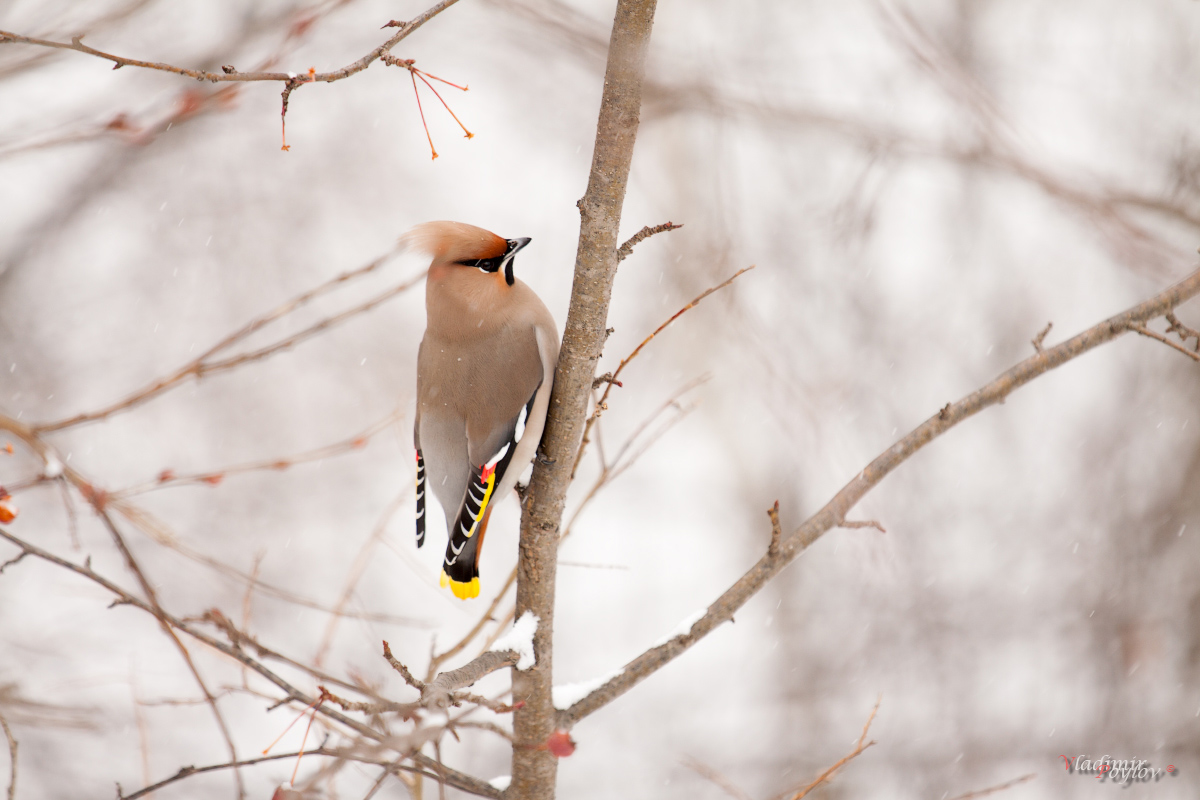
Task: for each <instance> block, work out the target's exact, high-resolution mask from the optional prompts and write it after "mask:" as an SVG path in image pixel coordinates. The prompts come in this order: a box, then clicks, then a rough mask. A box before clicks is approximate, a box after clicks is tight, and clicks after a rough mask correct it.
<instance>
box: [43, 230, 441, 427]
mask: <svg viewBox="0 0 1200 800" xmlns="http://www.w3.org/2000/svg"><path fill="white" fill-rule="evenodd" d="M397 252H398V251H397V250H395V249H393V250H392V251H390V252H388V253H387V254H385V255H383V256H381V257H379V258H377V259H375V260H374V261H372V262H370V263H369V264H367V265H366V266H363V267H360V268H358V269H356V270H352V271H350V272H345V273H342V274H341V275H338V276H337V277H335V278H332V279H330V280H328V281H326V282H324V283H322V284H320V285H319V286H317V287H315V288H313V289H310V290H308V291H307V292H304V293H303V294H300V295H298V296H296V297H294V298H292V299H291V300H288V301H287V302H286V303H283V304H282V305H280V306H278V307H276V308H275V309H273V310H271V311H269V312H267V313H266V314H263V315H261V316H259V317H257V318H255V319H254V320H251V321H250V322H249V323H247V324H246V325H244V326H243V327H242V328H240V329H239V330H237V331H235V332H234V333H232V334H230V335H229V336H226V337H225V338H224V339H222V340H221V341H219V342H217V343H216V344H215V345H213V346H212V347H210V348H209V349H208V350H206V351H205V352H204V353H202V354H201V355H200V356H198V357H197V358H195V359H193V360H191V361H189V362H188V363H187V364H184V365H183V366H182V367H180V368H179V369H177V370H175V371H174V372H172V373H170V374H169V375H167V376H165V377H162V378H158V379H157V380H155V381H154V382H153V383H151V384H149V385H147V386H144V387H142V388H141V389H139V390H137V391H136V392H133V393H132V394H130V395H128V396H127V397H125V398H123V399H121V400H118V401H117V402H115V403H112V404H111V405H108V406H106V407H104V408H101V409H99V410H96V411H90V412H86V413H81V414H76V415H75V416H73V417H69V418H67V419H63V420H58V421H55V422H47V423H44V424H41V425H35V426H33V430H34V431H35V432H36V433H49V432H52V431H60V430H63V429H64V428H70V427H74V426H76V425H80V424H83V423H85V422H95V421H97V420H102V419H106V418H108V417H110V416H112V415H113V414H116V413H118V412H120V411H127V410H129V409H131V408H136V407H137V406H140V405H141V404H143V403H145V402H147V401H148V400H152V399H153V398H155V397H158V396H159V395H160V394H162V393H163V392H166V391H168V390H169V389H173V388H175V387H176V386H179V385H180V384H182V383H183V382H185V381H187V380H188V379H190V378H196V379H199V378H203V377H206V376H208V375H213V374H216V373H218V372H224V371H226V370H230V369H233V368H235V367H239V366H242V365H243V364H247V363H250V362H252V361H259V360H261V359H264V358H267V357H268V356H271V355H274V354H275V353H277V352H279V351H281V350H286V349H288V348H290V347H293V346H295V345H297V344H299V343H300V342H303V341H305V340H307V339H310V338H312V337H313V336H315V335H317V334H318V333H321V332H323V331H325V330H327V329H329V328H331V327H333V326H335V325H338V324H340V323H342V322H345V321H346V320H348V319H350V318H351V317H354V316H357V315H358V314H362V313H365V312H367V311H370V310H371V309H373V308H375V307H376V306H378V305H379V304H380V303H383V302H385V301H387V300H390V299H391V298H393V297H395V296H397V295H399V294H400V293H402V292H404V291H407V290H408V289H410V288H412V287H413V286H415V285H416V284H417V283H419V282H420V281H421V280H422V279H423V278H424V276H425V272H424V271H422V272H420V273H419V274H417V275H415V276H413V277H411V278H409V279H408V280H406V281H404V282H402V283H400V284H399V285H397V286H394V287H392V288H391V289H388V290H386V291H384V292H381V293H380V294H378V295H376V296H375V297H373V298H371V299H369V300H367V301H366V302H363V303H360V304H359V305H357V306H353V307H352V308H349V309H347V310H345V311H343V312H341V313H339V314H335V315H333V316H331V317H325V318H323V319H321V320H319V321H318V322H315V323H313V324H312V325H309V326H308V327H306V328H304V329H302V330H300V331H298V332H297V333H295V334H292V335H290V336H287V337H284V338H283V339H280V340H279V341H277V342H274V343H272V344H269V345H266V346H264V347H260V348H259V349H257V350H253V351H251V352H248V353H242V354H240V355H237V356H231V357H229V358H226V359H224V360H221V361H217V360H214V357H215V356H216V355H217V354H218V353H221V352H224V351H226V350H228V349H229V348H231V347H233V346H234V345H235V344H238V343H239V342H242V341H244V340H246V339H247V338H248V337H249V336H250V335H251V334H253V333H255V332H257V331H258V330H261V329H262V328H263V327H265V326H266V325H268V324H269V323H271V322H274V321H275V320H277V319H280V318H281V317H284V316H286V315H288V314H290V313H292V312H293V311H296V310H297V309H300V308H302V307H304V306H305V305H307V304H309V303H310V302H312V301H313V300H315V299H316V298H317V297H320V296H321V295H323V294H325V293H327V292H329V291H330V290H332V289H334V288H337V287H338V286H340V285H342V284H343V283H345V282H346V281H348V280H351V279H354V278H358V277H361V276H363V275H366V274H368V273H370V272H372V271H374V270H375V269H377V268H378V267H379V266H381V265H382V264H384V263H385V262H387V261H388V260H389V259H390V258H391V257H392V256H394V255H395V254H396V253H397Z"/></svg>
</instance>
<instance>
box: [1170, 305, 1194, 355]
mask: <svg viewBox="0 0 1200 800" xmlns="http://www.w3.org/2000/svg"><path fill="white" fill-rule="evenodd" d="M1165 317H1166V319H1167V333H1174V334H1176V335H1177V336H1178V337H1179V338H1180V339H1181V340H1183V343H1184V344H1187V340H1188V339H1195V340H1196V348H1195V349H1196V351H1197V352H1200V331H1198V330H1196V329H1195V328H1189V327H1188V326H1187V325H1184V324H1183V323H1182V322H1180V321H1179V318H1178V317H1176V316H1175V312H1173V311H1169V312H1167V313H1166V314H1165Z"/></svg>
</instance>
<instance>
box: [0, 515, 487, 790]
mask: <svg viewBox="0 0 1200 800" xmlns="http://www.w3.org/2000/svg"><path fill="white" fill-rule="evenodd" d="M0 539H4V540H6V541H8V542H10V543H11V544H13V545H15V546H17V547H19V548H21V549H22V550H23V551H26V552H28V553H29V554H30V555H32V556H35V557H37V558H40V559H42V560H44V561H48V562H50V563H52V564H56V565H58V566H60V567H63V568H64V569H67V570H70V571H71V572H74V573H76V574H77V575H81V576H83V577H85V578H87V579H88V580H91V581H93V582H94V583H97V584H99V585H100V586H103V587H104V588H105V589H107V590H108V591H109V592H111V593H112V594H113V595H115V596H116V598H117V599H116V601H114V604H116V605H128V606H133V607H135V608H139V609H141V610H142V611H145V612H147V613H149V614H152V615H154V616H155V617H157V618H159V619H160V620H164V621H166V622H168V623H169V624H170V625H171V626H172V627H173V628H175V629H176V630H179V631H182V632H183V633H186V634H187V635H188V636H190V637H192V638H193V639H196V640H198V641H200V642H203V643H204V644H206V645H208V646H209V647H211V648H213V649H214V650H216V651H218V652H220V653H223V654H224V655H226V656H228V657H230V658H232V659H234V660H235V661H238V662H240V663H242V664H244V665H246V666H247V667H249V668H250V669H251V670H253V671H254V672H256V673H258V674H259V675H260V676H262V677H263V678H265V679H266V680H268V681H269V682H271V683H272V684H274V685H275V686H276V687H278V688H279V689H282V690H283V692H284V695H285V698H284V701H283V702H288V701H292V700H294V701H296V702H298V703H302V704H304V705H306V706H310V707H313V708H315V709H316V711H317V713H319V714H322V715H324V716H325V717H328V718H329V719H331V720H334V721H336V722H338V723H340V724H342V725H344V726H346V727H347V728H349V729H350V730H352V731H354V732H355V733H357V734H359V735H361V736H363V737H365V738H367V739H371V740H373V741H378V742H385V741H386V740H387V739H388V737H387V736H386V735H385V734H384V733H382V732H380V731H378V730H375V729H374V728H372V727H371V726H370V725H367V724H365V723H363V722H360V721H359V720H357V719H354V718H353V717H348V716H346V715H345V714H343V713H341V712H339V711H337V710H335V709H333V708H330V707H329V706H327V705H323V704H318V703H317V701H316V698H314V697H312V696H310V695H308V694H307V693H305V692H304V691H302V690H300V689H299V688H297V687H296V686H294V685H292V684H291V683H290V682H289V681H287V680H286V679H284V678H283V677H281V676H280V675H278V674H277V673H275V672H273V671H272V670H270V669H268V668H267V667H266V666H265V665H264V664H263V663H262V662H260V661H258V660H257V659H255V658H251V657H250V656H249V655H248V654H246V653H245V652H244V651H242V650H241V648H239V647H236V646H234V645H231V644H227V643H225V642H222V641H221V640H220V639H217V638H214V637H212V636H210V635H208V634H207V633H205V632H204V631H202V630H200V629H198V628H196V627H195V626H194V625H192V624H190V623H188V622H186V621H185V620H182V619H179V618H178V617H175V616H173V615H172V614H170V613H169V612H167V611H165V610H163V609H155V608H154V607H153V606H151V605H150V604H149V603H147V602H145V601H143V600H141V599H140V598H138V597H135V596H134V595H132V594H130V593H129V592H127V591H125V590H124V589H122V588H121V587H120V586H118V585H116V584H115V583H113V582H112V581H110V580H108V579H107V578H105V577H103V576H102V575H99V574H98V573H96V572H95V571H94V570H93V569H92V568H91V566H90V565H88V564H84V565H79V564H74V563H72V562H70V561H67V560H66V559H63V558H60V557H58V556H56V555H54V554H53V553H50V552H49V551H47V550H43V549H42V548H40V547H38V546H37V545H34V544H32V543H30V542H27V541H25V540H24V539H21V538H19V537H16V536H13V535H12V534H11V533H9V532H8V531H7V530H5V529H4V528H0ZM350 688H352V689H355V691H359V692H363V691H364V690H363V689H362V688H360V687H350ZM403 754H404V757H405V758H411V759H412V760H413V761H414V762H416V764H417V765H418V766H420V767H422V768H425V769H427V770H428V769H431V768H432V767H433V765H434V763H435V762H434V761H433V759H431V758H429V757H428V756H426V755H423V754H422V753H420V752H417V751H415V750H412V751H410V752H404V753H403ZM441 769H442V770H443V771H444V777H445V780H446V782H447V783H448V784H449V785H450V786H453V787H455V788H456V789H460V790H462V791H464V792H468V793H470V794H475V795H479V796H481V797H492V798H500V796H501V793H500V791H499V790H497V789H496V788H495V787H493V786H492V785H491V784H488V783H485V782H484V781H481V780H479V779H477V778H474V777H471V776H470V775H466V774H464V773H461V772H458V771H457V770H453V769H451V768H449V767H442V768H441Z"/></svg>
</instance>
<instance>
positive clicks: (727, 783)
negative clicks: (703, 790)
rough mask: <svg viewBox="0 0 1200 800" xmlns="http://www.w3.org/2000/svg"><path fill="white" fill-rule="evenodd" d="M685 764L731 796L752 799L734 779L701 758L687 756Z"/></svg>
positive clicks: (739, 798) (745, 799)
mask: <svg viewBox="0 0 1200 800" xmlns="http://www.w3.org/2000/svg"><path fill="white" fill-rule="evenodd" d="M683 765H684V766H685V767H687V768H688V769H690V770H691V771H692V772H695V773H696V774H697V775H699V776H700V777H701V778H704V779H705V780H706V781H708V782H709V783H712V784H715V785H716V786H718V787H720V788H721V790H722V791H723V792H725V794H727V795H729V796H730V797H733V798H735V799H736V800H751V797H750V795H748V794H746V793H745V792H743V791H742V790H741V789H739V788H738V787H737V785H736V784H734V783H733V781H731V780H729V779H728V778H726V777H725V776H724V775H722V774H721V773H719V772H717V771H716V770H715V769H713V768H712V767H710V766H708V765H707V764H705V763H704V762H702V761H700V760H699V759H695V758H686V759H684V762H683Z"/></svg>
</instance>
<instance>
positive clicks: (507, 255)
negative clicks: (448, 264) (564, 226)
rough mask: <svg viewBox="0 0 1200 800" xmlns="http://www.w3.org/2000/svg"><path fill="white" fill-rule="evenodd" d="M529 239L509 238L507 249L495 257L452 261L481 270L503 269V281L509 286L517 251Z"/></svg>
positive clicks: (527, 242)
mask: <svg viewBox="0 0 1200 800" xmlns="http://www.w3.org/2000/svg"><path fill="white" fill-rule="evenodd" d="M529 241H530V240H529V239H509V240H508V249H507V250H505V251H504V255H502V256H496V257H495V258H471V259H465V260H463V261H456V262H454V263H456V264H461V265H463V266H464V267H478V268H479V270H480V271H481V272H499V271H500V270H501V269H503V270H504V281H505V283H507V284H508V285H509V286H512V285H513V281H514V280H515V278H513V263H514V262H515V261H516V255H517V252H518V251H519V250H520V249H521V248H523V247H524V246H525V245H527V244H529Z"/></svg>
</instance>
